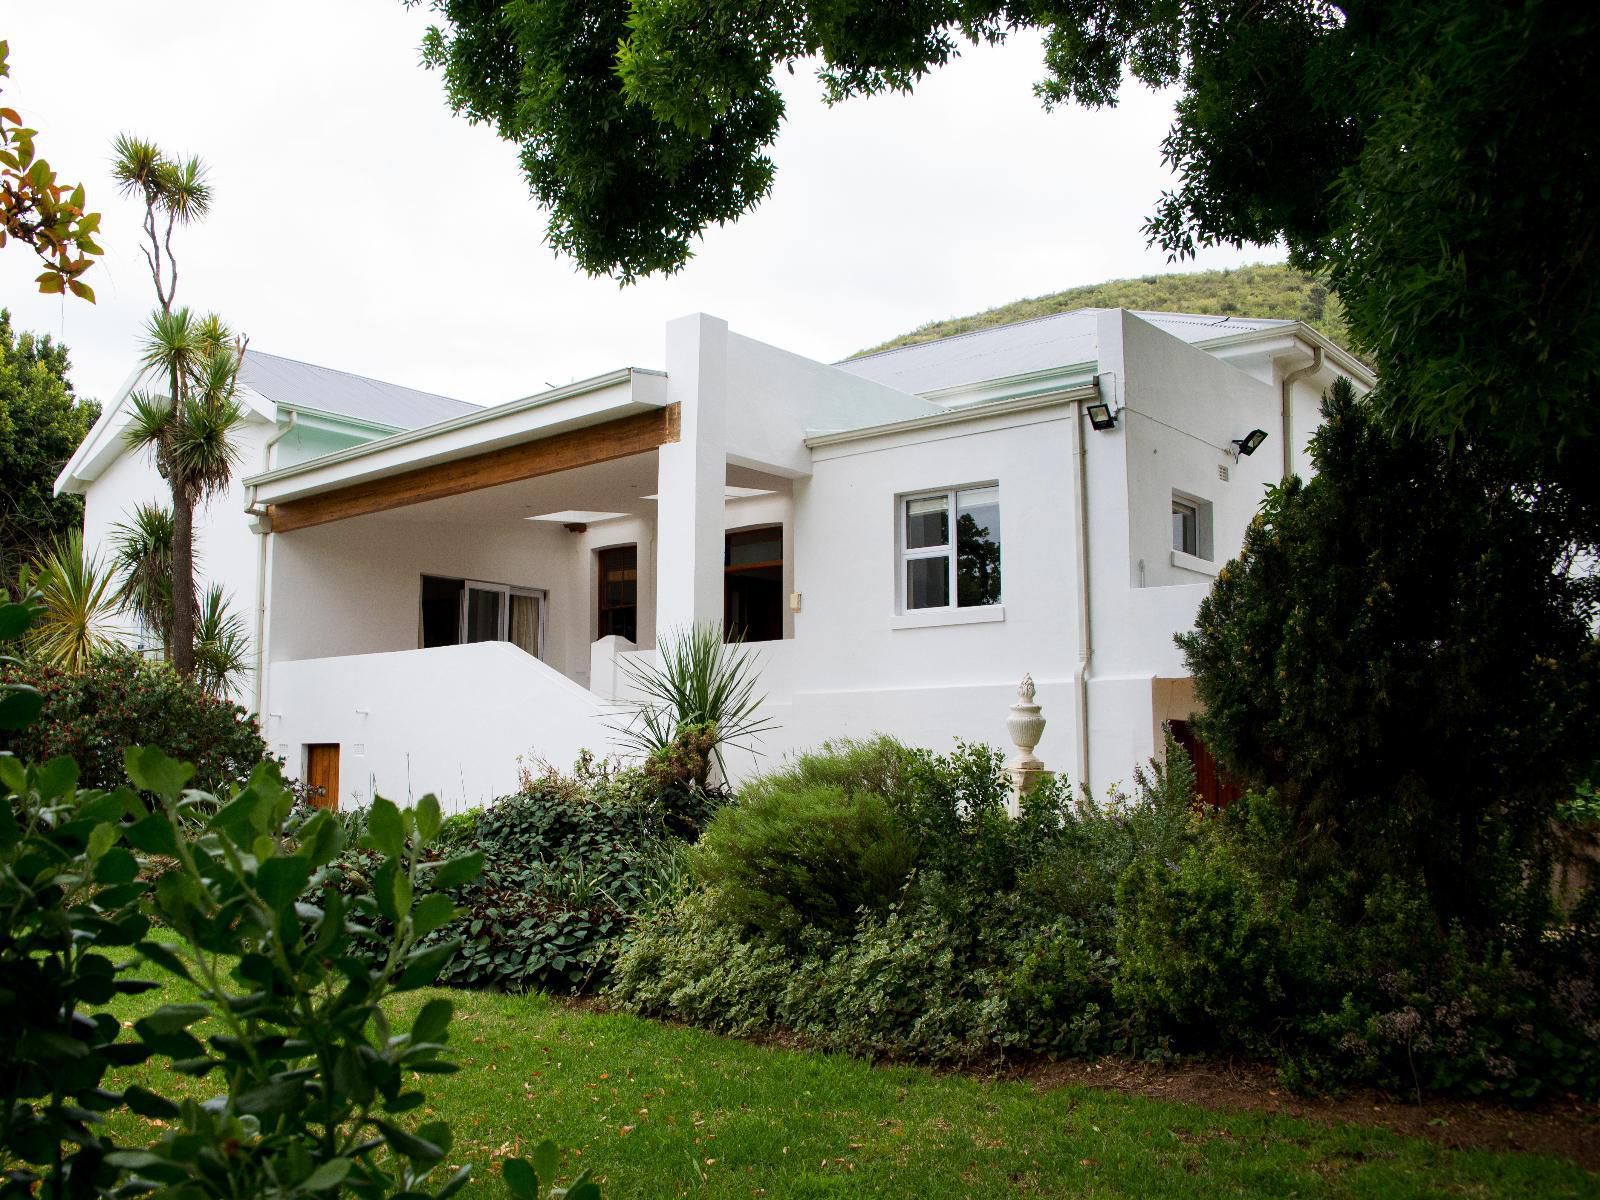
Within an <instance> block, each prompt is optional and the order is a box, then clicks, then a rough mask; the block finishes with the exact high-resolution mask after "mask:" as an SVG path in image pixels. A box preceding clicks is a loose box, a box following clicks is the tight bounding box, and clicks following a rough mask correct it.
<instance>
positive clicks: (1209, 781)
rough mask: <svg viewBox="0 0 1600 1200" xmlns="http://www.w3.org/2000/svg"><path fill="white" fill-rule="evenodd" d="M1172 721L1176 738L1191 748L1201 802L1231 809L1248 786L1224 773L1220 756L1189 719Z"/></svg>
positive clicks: (1180, 743)
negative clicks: (1219, 760)
mask: <svg viewBox="0 0 1600 1200" xmlns="http://www.w3.org/2000/svg"><path fill="white" fill-rule="evenodd" d="M1170 724H1171V728H1172V740H1173V741H1175V742H1177V743H1178V745H1180V746H1182V747H1183V748H1184V749H1185V750H1186V751H1188V753H1189V761H1190V762H1192V763H1193V764H1194V786H1195V791H1196V792H1197V793H1198V794H1199V797H1200V803H1202V804H1207V805H1210V806H1211V807H1212V808H1227V807H1228V805H1229V804H1231V803H1233V802H1234V801H1235V800H1237V799H1238V798H1239V797H1240V796H1242V795H1244V789H1243V788H1241V787H1240V786H1239V785H1238V784H1237V783H1235V782H1233V780H1231V779H1229V778H1228V777H1227V776H1226V775H1225V774H1223V771H1222V768H1221V767H1220V766H1219V765H1218V764H1217V760H1216V758H1215V757H1214V756H1213V755H1212V753H1211V751H1210V750H1209V749H1207V748H1206V744H1205V743H1204V742H1202V741H1201V740H1200V735H1199V734H1197V733H1195V731H1194V726H1193V725H1190V724H1189V722H1187V721H1173V722H1171V723H1170Z"/></svg>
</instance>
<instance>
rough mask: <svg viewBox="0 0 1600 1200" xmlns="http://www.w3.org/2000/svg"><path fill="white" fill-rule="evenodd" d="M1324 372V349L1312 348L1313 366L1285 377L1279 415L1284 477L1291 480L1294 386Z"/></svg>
mask: <svg viewBox="0 0 1600 1200" xmlns="http://www.w3.org/2000/svg"><path fill="white" fill-rule="evenodd" d="M1320 370H1322V347H1321V346H1312V347H1311V365H1310V366H1308V367H1301V368H1300V369H1299V370H1298V371H1290V372H1289V373H1288V374H1287V375H1285V376H1284V377H1283V409H1282V412H1281V413H1280V415H1279V422H1280V424H1281V425H1282V427H1283V477H1284V478H1285V479H1287V478H1289V476H1290V475H1292V474H1293V473H1294V438H1293V436H1292V435H1293V432H1294V398H1293V392H1294V385H1295V384H1296V383H1298V382H1300V380H1302V379H1304V378H1305V377H1306V376H1308V375H1315V374H1316V373H1317V372H1318V371H1320Z"/></svg>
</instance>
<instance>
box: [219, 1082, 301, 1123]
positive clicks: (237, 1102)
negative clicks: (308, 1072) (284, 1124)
mask: <svg viewBox="0 0 1600 1200" xmlns="http://www.w3.org/2000/svg"><path fill="white" fill-rule="evenodd" d="M304 1094H305V1087H304V1085H303V1084H302V1083H301V1081H300V1080H298V1079H274V1080H273V1081H272V1082H271V1083H266V1084H262V1085H261V1086H260V1087H258V1088H251V1089H250V1090H249V1091H247V1092H241V1093H239V1095H238V1096H237V1097H236V1098H235V1099H234V1102H233V1106H234V1108H235V1109H237V1110H238V1111H239V1112H242V1113H246V1114H248V1115H249V1116H252V1117H268V1116H273V1115H274V1114H276V1113H281V1112H288V1111H289V1109H290V1108H292V1107H294V1105H296V1104H297V1103H299V1102H300V1099H301V1097H302V1096H303V1095H304Z"/></svg>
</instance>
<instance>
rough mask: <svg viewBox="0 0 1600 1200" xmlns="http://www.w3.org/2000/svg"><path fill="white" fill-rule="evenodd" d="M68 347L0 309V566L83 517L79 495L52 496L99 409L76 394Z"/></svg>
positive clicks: (5, 568) (19, 559)
mask: <svg viewBox="0 0 1600 1200" xmlns="http://www.w3.org/2000/svg"><path fill="white" fill-rule="evenodd" d="M69 368H70V364H69V363H68V361H67V351H66V348H65V347H64V346H60V345H58V344H56V343H55V342H53V341H51V340H50V338H49V336H48V335H47V336H44V337H35V336H34V335H33V334H31V333H22V334H18V333H16V332H14V331H13V330H12V328H11V314H10V313H9V312H7V311H6V310H4V309H0V574H3V575H4V576H5V577H6V578H10V577H12V576H13V575H14V574H15V572H16V570H17V568H18V567H20V566H21V565H22V564H23V563H25V562H27V561H28V560H29V559H30V558H32V557H34V556H35V555H36V554H37V553H39V552H40V551H42V550H43V549H44V548H45V547H46V546H48V545H49V544H50V543H51V542H52V541H54V540H55V538H57V537H58V536H60V535H61V534H64V533H66V532H67V531H68V530H69V529H76V528H78V527H79V526H81V525H82V524H83V498H82V497H81V496H57V495H55V494H54V488H55V479H56V476H57V475H58V474H60V472H61V468H62V467H63V466H65V465H66V462H67V459H69V458H70V457H72V452H73V451H74V450H76V449H77V448H78V444H79V443H80V442H82V441H83V439H84V436H85V435H86V434H87V433H88V432H89V427H90V426H91V425H93V424H94V422H95V420H96V418H98V417H99V415H100V406H99V405H98V404H96V403H94V402H93V401H92V400H84V401H80V400H78V399H77V398H76V397H75V396H74V395H73V392H72V384H71V382H69V380H68V378H67V372H68V370H69Z"/></svg>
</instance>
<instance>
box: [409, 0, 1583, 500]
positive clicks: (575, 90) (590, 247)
mask: <svg viewBox="0 0 1600 1200" xmlns="http://www.w3.org/2000/svg"><path fill="white" fill-rule="evenodd" d="M410 2H412V3H416V2H418V0H410ZM431 7H432V9H433V10H434V12H435V13H436V15H437V16H438V18H439V22H438V25H437V26H436V27H435V28H434V29H433V30H432V31H430V33H429V35H428V38H427V43H426V46H425V60H426V61H427V63H428V64H429V65H431V66H433V67H435V68H438V69H440V70H441V71H442V72H443V75H444V80H445V84H446V90H447V94H448V96H449V100H450V103H451V104H452V105H453V106H454V107H455V109H456V110H457V111H458V112H461V113H464V114H465V115H466V116H468V117H469V118H470V119H472V120H475V121H487V122H490V123H492V124H493V125H494V127H495V129H496V130H497V132H498V133H499V134H500V135H501V137H503V138H505V139H507V140H509V141H512V142H515V143H516V144H517V145H518V146H519V147H520V148H521V152H522V163H523V167H524V169H525V171H526V172H527V175H528V179H529V182H530V184H531V185H532V187H533V191H534V194H535V196H536V198H537V199H538V200H539V202H540V203H541V204H543V205H545V206H546V207H547V208H548V209H549V212H550V238H551V242H552V243H553V244H554V245H555V246H556V247H557V248H558V249H561V250H563V251H565V252H567V253H570V254H571V255H572V256H573V257H574V258H575V259H576V260H577V262H578V264H579V265H580V266H581V267H583V268H584V269H585V270H587V271H590V272H594V273H600V272H613V273H615V274H617V275H618V276H620V277H621V278H622V279H623V280H631V279H634V278H636V277H637V276H640V275H644V274H648V273H651V272H661V271H666V272H670V271H675V270H677V269H678V268H680V267H682V266H683V264H684V262H685V261H686V260H687V259H688V257H689V256H690V253H691V249H690V244H691V241H692V239H693V237H694V236H695V235H696V234H698V233H700V232H701V231H702V230H704V229H705V228H706V227H707V226H709V225H711V224H714V223H718V222H725V221H728V220H731V219H733V218H735V217H737V216H739V215H741V214H743V213H745V212H748V211H750V210H751V209H753V208H754V207H755V205H756V204H757V203H759V202H760V200H761V199H762V198H763V197H764V196H765V195H766V193H767V191H768V190H769V189H770V187H771V185H772V179H773V165H772V162H771V160H770V159H769V158H768V157H767V148H768V147H770V146H771V145H772V143H773V141H774V139H775V138H776V137H777V134H778V130H779V127H780V124H781V121H782V118H783V114H784V101H783V97H782V95H781V94H780V92H779V90H778V87H777V85H776V83H775V76H776V74H777V73H778V72H780V71H784V70H792V69H793V68H794V67H795V65H796V64H797V62H798V61H799V60H801V59H805V58H808V57H814V58H816V59H817V60H818V61H819V63H820V66H819V72H820V74H821V77H822V80H823V82H824V85H825V88H826V94H827V97H828V99H829V101H830V102H835V101H838V100H842V99H845V98H847V97H850V96H857V95H868V94H872V93H876V92H881V91H886V90H889V91H908V90H910V89H912V88H913V87H914V86H915V85H916V84H917V82H918V81H919V80H920V79H921V78H922V77H923V76H924V75H926V74H927V73H928V72H930V71H932V70H934V69H936V68H938V67H940V66H942V65H944V64H945V63H947V62H949V61H950V59H951V58H953V57H954V56H956V55H957V54H958V53H959V52H960V50H961V49H962V48H963V47H964V46H968V45H972V44H983V43H992V42H997V41H1000V40H1003V39H1004V38H1006V37H1007V36H1009V35H1011V34H1012V33H1014V32H1016V31H1018V30H1022V29H1037V30H1040V31H1042V33H1043V35H1044V39H1045V51H1044V63H1043V74H1042V78H1041V80H1040V81H1039V83H1038V84H1037V85H1036V90H1037V92H1038V94H1039V96H1040V98H1041V100H1042V101H1043V102H1044V103H1045V104H1046V105H1047V106H1053V105H1056V104H1064V103H1078V104H1084V105H1089V106H1092V107H1093V106H1104V105H1110V104H1114V103H1115V102H1116V100H1117V98H1118V93H1119V90H1120V89H1121V87H1122V86H1123V81H1124V78H1125V77H1126V76H1127V75H1130V74H1131V76H1132V77H1133V78H1135V79H1137V80H1138V81H1139V82H1141V83H1143V84H1146V85H1148V86H1150V87H1167V86H1174V85H1175V86H1177V87H1179V88H1180V89H1181V96H1180V99H1179V102H1178V113H1177V119H1176V121H1175V123H1174V124H1173V126H1172V129H1171V131H1170V132H1169V134H1168V136H1167V138H1166V140H1165V142H1164V143H1163V146H1162V151H1163V153H1164V156H1165V158H1166V160H1167V161H1168V162H1169V164H1170V165H1171V166H1172V167H1173V168H1174V170H1175V172H1176V174H1177V184H1176V186H1175V188H1174V189H1173V190H1172V191H1171V192H1170V193H1169V194H1167V195H1165V196H1164V197H1163V198H1162V199H1161V201H1160V202H1159V204H1158V205H1157V208H1156V211H1155V212H1154V214H1153V215H1152V216H1151V217H1150V219H1149V220H1148V221H1147V223H1146V230H1147V232H1148V233H1149V234H1150V236H1151V238H1152V240H1153V241H1156V242H1158V243H1159V244H1161V245H1162V246H1163V247H1165V248H1166V249H1167V250H1168V251H1169V252H1171V253H1172V254H1173V255H1174V256H1175V257H1184V256H1188V255H1190V254H1192V253H1193V252H1194V251H1195V250H1196V248H1198V247H1200V246H1204V245H1211V244H1218V243H1223V244H1233V245H1241V244H1244V243H1253V244H1256V245H1269V244H1272V243H1275V242H1280V241H1281V242H1282V243H1284V244H1286V245H1287V247H1288V249H1289V252H1290V256H1291V261H1293V262H1294V263H1295V264H1296V265H1297V266H1299V267H1301V268H1303V269H1307V270H1315V271H1318V272H1322V273H1325V274H1326V275H1327V276H1328V278H1329V281H1330V283H1331V286H1332V287H1333V289H1334V290H1335V291H1337V292H1338V293H1339V295H1341V296H1342V297H1344V299H1345V303H1346V305H1347V306H1348V313H1349V321H1350V330H1351V339H1352V343H1353V345H1354V347H1355V348H1356V349H1357V350H1358V351H1359V352H1361V353H1363V354H1365V355H1368V356H1370V357H1371V358H1373V360H1374V361H1375V362H1376V364H1377V366H1378V367H1379V370H1380V374H1381V375H1382V376H1383V377H1385V378H1386V379H1387V380H1388V383H1389V386H1388V388H1387V389H1386V403H1387V404H1388V405H1390V407H1391V411H1392V416H1393V417H1394V418H1395V419H1397V420H1399V421H1401V422H1405V423H1415V424H1418V425H1421V426H1425V427H1427V428H1429V429H1431V430H1433V431H1435V432H1438V433H1441V434H1444V435H1446V436H1469V437H1480V438H1490V439H1494V440H1497V441H1501V442H1503V443H1506V444H1509V445H1512V446H1515V447H1519V448H1521V449H1523V450H1526V451H1530V452H1534V453H1536V454H1538V455H1540V456H1541V457H1542V458H1544V459H1546V460H1548V459H1549V457H1550V456H1552V455H1556V454H1558V453H1560V454H1563V455H1565V460H1566V461H1570V459H1571V458H1572V457H1575V456H1580V448H1581V447H1582V446H1583V445H1585V444H1592V442H1591V440H1592V439H1593V438H1594V437H1595V436H1596V434H1597V433H1600V415H1597V411H1596V405H1595V403H1594V395H1593V392H1594V379H1595V376H1596V373H1597V371H1600V297H1597V295H1596V288H1597V286H1600V273H1597V272H1596V271H1594V270H1593V259H1594V253H1595V247H1596V245H1597V237H1600V215H1597V206H1596V201H1595V197H1596V195H1597V193H1600V155H1597V154H1596V153H1595V152H1594V147H1593V130H1592V125H1593V122H1592V121H1591V120H1588V119H1585V117H1584V116H1583V114H1587V113H1588V112H1589V111H1590V109H1591V107H1592V106H1591V105H1590V103H1589V100H1590V97H1591V96H1592V95H1593V94H1594V93H1595V90H1596V85H1597V82H1600V81H1597V78H1596V77H1597V75H1600V36H1597V32H1600V10H1597V9H1596V8H1595V7H1594V6H1592V5H1587V6H1585V5H1573V4H1568V3H1560V2H1558V0H1519V2H1517V3H1508V4H1493V3H1485V2H1484V0H1421V2H1418V3H1411V4H1393V3H1383V2H1374V0H1343V2H1341V3H1334V2H1332V0H1266V2H1264V3H1263V2H1260V0H1055V2H1053V3H1050V4H1042V3H1032V2H1024V3H1003V4H1002V3H988V4H985V3H969V2H966V0H961V2H957V0H924V2H920V3H914V4H876V3H865V2H863V0H829V2H828V3H803V2H801V3H787V4H775V3H756V4H750V3H745V2H743V0H696V2H694V3H688V2H685V0H559V2H552V3H541V4H532V3H525V2H510V3H495V2H492V0H431ZM1579 482H1581V481H1579Z"/></svg>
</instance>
